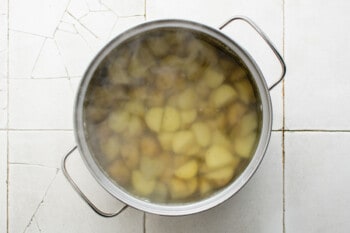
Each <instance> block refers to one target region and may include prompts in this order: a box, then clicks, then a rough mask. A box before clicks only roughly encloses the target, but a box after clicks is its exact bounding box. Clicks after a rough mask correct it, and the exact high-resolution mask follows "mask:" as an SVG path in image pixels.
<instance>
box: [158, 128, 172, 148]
mask: <svg viewBox="0 0 350 233" xmlns="http://www.w3.org/2000/svg"><path fill="white" fill-rule="evenodd" d="M173 138H174V133H173V132H162V133H159V134H158V141H159V143H160V145H161V146H162V148H163V150H171V149H172V143H173Z"/></svg>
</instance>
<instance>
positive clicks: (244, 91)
mask: <svg viewBox="0 0 350 233" xmlns="http://www.w3.org/2000/svg"><path fill="white" fill-rule="evenodd" d="M235 87H236V88H237V90H238V93H239V98H240V99H241V100H242V101H243V102H244V103H246V104H249V103H254V102H255V101H256V98H255V94H254V89H253V86H252V84H251V83H250V81H249V79H248V78H246V79H243V80H242V81H239V82H236V83H235Z"/></svg>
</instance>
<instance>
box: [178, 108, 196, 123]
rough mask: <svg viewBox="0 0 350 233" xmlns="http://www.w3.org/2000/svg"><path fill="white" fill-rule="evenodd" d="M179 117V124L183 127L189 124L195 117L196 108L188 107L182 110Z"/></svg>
mask: <svg viewBox="0 0 350 233" xmlns="http://www.w3.org/2000/svg"><path fill="white" fill-rule="evenodd" d="M180 117H181V124H182V126H183V127H185V126H187V125H189V124H191V123H192V122H193V121H194V120H195V119H196V117H197V110H196V109H190V110H183V111H181V112H180Z"/></svg>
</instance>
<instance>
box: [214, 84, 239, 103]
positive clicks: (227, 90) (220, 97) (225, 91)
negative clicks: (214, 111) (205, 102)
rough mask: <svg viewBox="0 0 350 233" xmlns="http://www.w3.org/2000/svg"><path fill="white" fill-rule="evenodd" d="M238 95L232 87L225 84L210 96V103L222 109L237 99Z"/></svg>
mask: <svg viewBox="0 0 350 233" xmlns="http://www.w3.org/2000/svg"><path fill="white" fill-rule="evenodd" d="M237 96H238V94H237V92H236V91H235V89H233V88H232V87H231V86H229V85H227V84H224V85H221V86H220V87H218V88H216V89H215V90H213V92H212V93H211V94H210V102H211V103H212V104H213V105H214V106H215V107H217V108H221V107H223V106H225V105H226V104H228V103H230V102H231V101H232V100H234V99H235V98H237Z"/></svg>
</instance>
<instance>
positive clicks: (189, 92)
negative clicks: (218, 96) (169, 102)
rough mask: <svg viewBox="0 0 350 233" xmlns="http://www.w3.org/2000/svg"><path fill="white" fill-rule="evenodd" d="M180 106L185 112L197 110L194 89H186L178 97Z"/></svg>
mask: <svg viewBox="0 0 350 233" xmlns="http://www.w3.org/2000/svg"><path fill="white" fill-rule="evenodd" d="M177 101H178V106H179V108H181V109H183V110H189V109H193V108H195V105H196V102H197V95H196V93H195V92H194V90H193V89H190V88H188V89H186V90H185V91H183V92H181V93H180V94H179V96H178V99H177Z"/></svg>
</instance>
